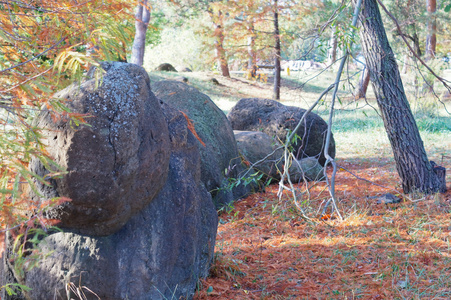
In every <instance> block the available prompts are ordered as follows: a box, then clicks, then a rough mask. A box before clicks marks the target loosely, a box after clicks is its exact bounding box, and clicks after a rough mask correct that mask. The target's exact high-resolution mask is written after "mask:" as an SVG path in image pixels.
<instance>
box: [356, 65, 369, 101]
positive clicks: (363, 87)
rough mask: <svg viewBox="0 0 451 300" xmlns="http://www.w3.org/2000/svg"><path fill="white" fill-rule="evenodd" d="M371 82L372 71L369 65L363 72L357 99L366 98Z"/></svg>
mask: <svg viewBox="0 0 451 300" xmlns="http://www.w3.org/2000/svg"><path fill="white" fill-rule="evenodd" d="M369 83H370V72H369V70H368V68H367V67H365V70H364V71H363V73H362V76H361V77H360V80H359V88H358V90H357V95H356V99H362V98H366V91H367V90H368V85H369Z"/></svg>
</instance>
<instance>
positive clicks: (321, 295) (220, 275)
mask: <svg viewBox="0 0 451 300" xmlns="http://www.w3.org/2000/svg"><path fill="white" fill-rule="evenodd" d="M156 76H165V77H166V78H167V77H168V75H161V74H154V75H152V74H151V78H153V80H155V79H161V78H157V77H156ZM170 76H173V77H175V76H180V74H176V75H175V74H174V75H170ZM170 76H169V77H170ZM183 76H188V77H189V81H190V84H192V85H194V86H196V87H197V88H199V89H200V90H201V91H202V92H204V93H206V94H207V95H209V96H210V97H211V98H212V99H213V100H214V101H215V103H217V105H218V106H219V107H220V108H221V109H223V110H224V111H225V112H226V113H227V111H229V110H230V108H231V107H232V106H233V105H234V104H235V103H236V102H237V101H238V100H239V99H240V98H247V97H261V98H271V94H272V89H271V84H270V82H258V81H248V80H246V79H243V78H232V79H228V78H223V77H218V76H215V75H214V74H206V73H199V74H195V73H193V74H183ZM321 76H322V77H321V78H317V77H315V78H314V79H313V80H310V81H309V80H304V81H303V80H299V77H297V78H294V79H293V78H287V77H285V78H284V80H283V81H282V84H283V87H282V103H284V104H289V105H297V106H301V107H303V108H307V106H308V104H311V103H312V101H314V100H315V97H317V95H318V94H319V93H320V92H321V91H322V89H323V88H324V87H325V86H326V85H327V84H329V83H328V82H332V80H333V78H334V77H333V76H334V75H333V74H331V73H329V74H323V75H321ZM211 77H215V78H217V79H218V81H219V82H220V85H219V86H215V85H212V84H210V83H209V78H211ZM269 81H270V80H269ZM313 83H314V84H313ZM407 88H408V87H407ZM348 90H349V89H348ZM371 97H372V95H371V91H370V94H369V99H368V101H362V100H359V101H360V102H359V101H354V99H353V97H352V95H350V94H346V93H344V92H343V93H342V94H341V100H340V102H339V104H337V112H336V114H335V117H334V124H335V125H334V137H335V141H336V144H337V157H336V161H337V164H338V165H339V170H338V173H337V176H336V187H335V190H336V196H337V199H338V208H339V211H340V213H341V215H342V216H343V220H340V219H339V218H338V217H337V214H333V215H327V214H326V215H322V214H321V211H322V207H323V206H324V203H325V201H327V200H328V199H329V198H330V195H329V192H328V190H327V186H326V184H325V182H315V183H309V186H308V189H307V186H306V184H305V183H300V184H299V185H298V191H301V193H300V195H301V206H302V207H303V209H304V210H305V211H306V213H308V214H309V216H310V217H311V218H312V222H307V221H305V220H304V219H302V218H301V217H300V213H299V211H298V209H297V208H296V206H295V205H294V203H293V200H292V197H291V196H290V194H288V193H285V194H284V195H283V197H282V198H281V199H279V197H278V196H277V193H278V189H279V186H278V184H272V185H270V186H268V187H267V188H266V192H265V193H258V194H254V195H252V196H249V197H247V198H245V199H241V200H239V201H237V202H235V203H234V205H233V206H232V207H229V208H227V209H225V210H224V211H222V212H221V213H220V215H219V227H218V234H217V238H216V240H217V242H216V248H215V257H214V262H213V266H212V269H211V272H210V276H209V277H208V278H207V279H206V280H204V281H202V282H201V283H200V285H199V289H198V291H197V292H196V295H195V298H194V299H196V300H200V299H450V298H451V280H450V278H451V243H450V242H451V191H450V190H449V189H450V188H451V187H450V186H449V184H448V192H447V193H445V194H437V195H429V196H425V195H404V194H403V193H402V188H401V185H400V182H401V181H400V178H399V177H398V174H397V172H396V168H395V163H394V160H393V156H392V151H391V148H390V144H389V142H388V140H387V138H386V134H385V131H384V128H383V123H382V121H381V119H380V117H379V116H378V113H377V109H373V106H374V99H373V101H371ZM420 100H421V101H422V102H421V101H411V106H412V110H413V111H414V113H415V116H416V117H417V124H418V127H419V129H420V133H421V136H422V138H423V141H424V144H425V147H426V151H427V153H428V155H429V159H432V160H434V161H436V162H437V163H438V164H439V165H442V166H444V167H445V168H447V169H448V176H447V182H448V183H449V182H450V179H451V176H450V171H449V168H450V167H451V152H450V151H451V150H450V149H451V120H450V119H451V118H450V117H449V114H447V113H446V112H443V110H442V109H441V108H443V107H441V106H440V105H436V104H434V102H431V101H425V100H424V99H420ZM371 103H373V104H371ZM445 105H446V106H447V108H449V106H450V103H449V102H446V103H445ZM328 107H329V106H328V105H327V102H326V103H325V104H323V106H322V107H319V108H318V109H317V110H315V112H317V113H319V114H320V115H321V116H322V117H323V118H327V114H328ZM328 172H329V174H330V173H331V170H328ZM385 193H392V194H395V195H397V196H399V197H400V198H402V201H401V203H398V204H378V203H377V201H376V199H374V198H371V197H374V196H378V195H382V194H385Z"/></svg>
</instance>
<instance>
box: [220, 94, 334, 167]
mask: <svg viewBox="0 0 451 300" xmlns="http://www.w3.org/2000/svg"><path fill="white" fill-rule="evenodd" d="M305 111H306V110H305V109H302V108H299V107H294V106H285V105H283V104H282V103H280V102H277V101H274V100H269V99H257V98H248V99H241V100H240V101H239V102H238V103H237V104H236V105H235V106H234V107H233V108H232V109H231V111H230V112H229V114H228V116H227V117H228V118H229V121H230V123H231V124H232V128H233V130H246V131H263V132H264V133H266V134H268V135H269V136H271V137H276V139H278V140H281V141H285V138H286V136H287V130H293V129H294V128H295V127H296V125H297V123H298V122H299V120H300V119H301V117H302V115H303V114H304V112H305ZM306 129H307V130H306ZM326 132H327V124H326V122H325V121H324V120H323V119H321V117H319V116H318V115H316V114H314V113H310V114H309V115H308V116H307V118H306V122H305V124H303V125H302V126H301V127H300V128H299V130H298V131H297V134H298V136H299V137H300V138H301V140H300V141H298V142H297V143H296V144H294V145H293V146H294V150H295V155H296V158H298V159H302V158H304V157H316V158H317V159H318V161H319V163H320V164H321V165H324V163H325V162H326V158H325V157H324V153H323V149H324V144H325V137H326ZM329 155H330V156H331V157H332V158H334V157H335V141H334V139H333V137H332V139H331V144H330V146H329Z"/></svg>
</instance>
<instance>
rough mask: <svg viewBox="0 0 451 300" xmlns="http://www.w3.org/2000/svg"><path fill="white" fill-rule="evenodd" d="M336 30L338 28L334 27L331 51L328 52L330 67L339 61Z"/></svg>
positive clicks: (330, 41) (330, 42)
mask: <svg viewBox="0 0 451 300" xmlns="http://www.w3.org/2000/svg"><path fill="white" fill-rule="evenodd" d="M335 29H336V27H335V26H333V27H332V33H331V35H330V40H329V50H328V51H327V52H328V53H327V60H328V65H331V64H333V63H334V62H335V61H336V60H337V45H338V42H337V36H336V34H335Z"/></svg>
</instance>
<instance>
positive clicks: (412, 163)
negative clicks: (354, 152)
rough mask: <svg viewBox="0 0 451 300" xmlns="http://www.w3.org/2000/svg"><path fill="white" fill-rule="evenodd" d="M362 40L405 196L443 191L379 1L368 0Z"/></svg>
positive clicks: (362, 12)
mask: <svg viewBox="0 0 451 300" xmlns="http://www.w3.org/2000/svg"><path fill="white" fill-rule="evenodd" d="M363 5H364V7H363V9H362V11H361V13H360V15H359V21H360V23H361V30H360V32H359V34H360V40H361V42H362V49H363V54H364V56H365V59H366V62H367V66H368V68H369V70H370V76H371V82H372V84H373V89H374V92H375V94H376V99H377V103H378V106H379V109H380V110H381V113H382V118H383V121H384V126H385V130H386V131H387V134H388V138H389V140H390V143H391V147H392V149H393V154H394V158H395V163H396V169H397V171H398V174H399V176H400V177H401V180H402V187H403V190H404V192H405V193H410V192H413V191H420V192H425V193H431V192H438V191H440V190H441V189H442V190H443V186H442V183H441V181H440V179H439V177H438V176H437V174H436V173H435V172H434V168H433V166H432V164H431V163H430V162H429V160H428V158H427V155H426V151H425V149H424V145H423V141H422V140H421V137H420V133H419V131H418V127H417V125H416V123H415V119H414V117H413V114H412V111H411V109H410V105H409V102H408V101H407V98H406V94H405V92H404V87H403V85H402V81H401V76H400V74H399V70H398V65H397V63H396V59H395V56H394V54H393V51H392V49H391V47H390V45H389V43H388V39H387V35H386V33H385V29H384V25H383V23H382V19H381V15H380V12H379V8H378V5H377V2H376V0H364V4H363Z"/></svg>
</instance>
